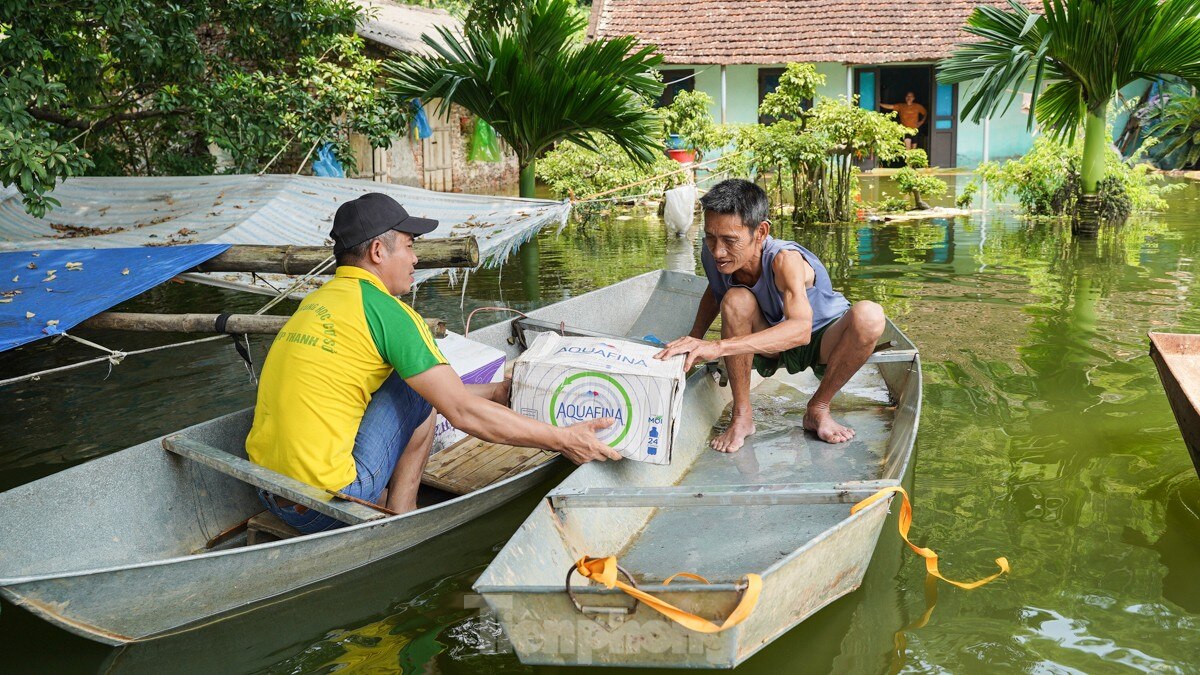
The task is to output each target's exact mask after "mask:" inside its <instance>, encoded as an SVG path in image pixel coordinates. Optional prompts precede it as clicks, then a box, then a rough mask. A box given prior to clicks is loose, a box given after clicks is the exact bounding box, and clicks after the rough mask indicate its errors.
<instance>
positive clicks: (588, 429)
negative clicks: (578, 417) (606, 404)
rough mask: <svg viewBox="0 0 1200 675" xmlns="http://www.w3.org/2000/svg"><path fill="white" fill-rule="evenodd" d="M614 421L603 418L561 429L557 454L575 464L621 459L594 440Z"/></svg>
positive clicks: (610, 449) (617, 453)
mask: <svg viewBox="0 0 1200 675" xmlns="http://www.w3.org/2000/svg"><path fill="white" fill-rule="evenodd" d="M615 421H616V420H614V419H612V418H611V417H604V418H601V419H596V420H588V421H587V422H580V423H579V424H572V425H571V426H569V427H565V428H563V430H562V431H563V436H564V438H563V444H562V447H561V448H560V449H559V453H561V454H562V456H563V457H566V458H567V459H569V460H571V461H572V462H574V463H575V464H586V463H587V462H591V461H601V462H603V461H605V460H609V459H612V460H618V459H621V453H619V452H617V451H616V450H613V449H612V448H610V447H608V446H607V445H605V444H604V443H601V442H600V439H598V438H596V432H597V431H599V430H601V429H607V428H609V427H611V426H612V425H613V422H615Z"/></svg>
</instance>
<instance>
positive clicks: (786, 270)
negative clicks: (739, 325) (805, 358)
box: [718, 251, 812, 356]
mask: <svg viewBox="0 0 1200 675" xmlns="http://www.w3.org/2000/svg"><path fill="white" fill-rule="evenodd" d="M772 269H773V270H774V272H775V285H776V287H777V288H778V289H779V292H780V293H782V294H783V317H784V319H783V321H780V322H779V323H778V324H775V325H774V326H771V327H770V328H768V329H766V330H764V331H760V332H758V333H751V334H749V335H744V336H742V337H736V338H725V339H723V340H721V341H720V342H719V343H718V345H719V347H720V354H721V356H736V355H738V354H778V353H780V352H784V351H787V350H789V349H791V348H793V347H799V346H800V345H806V344H808V341H809V340H810V339H812V306H811V305H809V304H808V292H807V291H806V287H807V283H806V281H807V278H808V270H809V269H811V268H810V267H809V266H808V263H807V262H805V261H804V256H803V255H801V254H800V253H799V252H797V251H781V252H780V253H779V254H778V255H777V256H775V260H774V262H773V264H772Z"/></svg>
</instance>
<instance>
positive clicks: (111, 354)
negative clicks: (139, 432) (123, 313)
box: [0, 333, 227, 387]
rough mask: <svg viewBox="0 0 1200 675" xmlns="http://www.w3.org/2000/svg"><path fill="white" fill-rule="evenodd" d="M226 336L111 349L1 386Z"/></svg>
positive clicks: (0, 384)
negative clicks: (97, 356)
mask: <svg viewBox="0 0 1200 675" xmlns="http://www.w3.org/2000/svg"><path fill="white" fill-rule="evenodd" d="M62 335H67V337H70V338H71V339H73V340H77V339H79V338H76V337H75V336H73V335H68V334H67V333H62ZM226 337H227V336H225V335H210V336H208V337H205V338H200V339H198V340H189V341H187V342H178V343H173V344H169V345H159V346H158V347H147V348H146V349H135V350H133V351H129V352H122V351H115V350H109V354H108V355H107V356H101V357H99V358H95V359H89V360H87V361H80V362H79V363H71V364H68V365H65V366H59V367H57V368H49V369H47V370H42V371H38V372H36V373H30V374H28V375H20V376H17V377H10V378H8V379H7V380H0V387H4V386H7V385H10V384H16V383H17V382H25V381H27V380H40V379H42V376H43V375H50V374H52V373H61V372H65V371H68V370H74V369H75V368H82V367H83V366H90V365H92V364H93V363H102V362H104V361H108V362H109V363H111V362H112V361H111V359H113V358H115V357H117V356H119V357H120V358H121V359H124V358H125V357H127V356H135V355H138V354H148V353H150V352H157V351H162V350H164V349H174V348H176V347H187V346H188V345H195V344H200V343H201V342H212V341H213V340H224V339H225V338H226ZM102 349H103V348H102Z"/></svg>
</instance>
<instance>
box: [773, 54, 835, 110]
mask: <svg viewBox="0 0 1200 675" xmlns="http://www.w3.org/2000/svg"><path fill="white" fill-rule="evenodd" d="M823 84H825V76H824V75H822V74H820V73H818V72H817V67H816V66H814V65H813V64H811V63H789V64H788V65H787V68H786V69H785V70H784V71H783V74H782V75H780V76H779V86H778V87H776V88H775V91H773V92H771V93H769V94H767V95H766V96H764V97H763V102H762V104H761V105H760V106H759V107H758V112H759V114H760V115H766V116H768V117H773V118H775V119H786V118H792V117H796V116H798V115H800V114H801V113H802V112H804V108H805V106H806V105H807V104H808V103H809V102H810V101H812V100H813V98H814V97H815V96H816V94H817V87H819V86H821V85H823Z"/></svg>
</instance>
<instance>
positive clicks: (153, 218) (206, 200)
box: [0, 175, 571, 292]
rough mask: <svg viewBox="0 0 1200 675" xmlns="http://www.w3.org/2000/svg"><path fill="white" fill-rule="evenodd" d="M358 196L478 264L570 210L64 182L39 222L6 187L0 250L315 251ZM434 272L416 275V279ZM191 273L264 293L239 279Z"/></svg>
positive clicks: (280, 189) (200, 183) (191, 182)
mask: <svg viewBox="0 0 1200 675" xmlns="http://www.w3.org/2000/svg"><path fill="white" fill-rule="evenodd" d="M368 192H383V193H386V194H388V195H391V196H392V197H393V198H395V199H396V201H398V202H400V203H401V204H403V205H404V207H405V209H407V210H408V212H409V213H410V214H412V215H414V216H420V217H423V218H433V219H435V220H437V221H438V222H439V225H438V228H437V229H436V230H434V231H433V232H431V233H429V234H427V235H425V237H427V238H445V237H463V236H474V237H475V238H476V239H477V240H478V241H479V251H480V261H481V263H482V265H484V266H495V265H498V264H500V263H501V262H503V261H504V260H505V259H506V258H507V257H508V256H509V255H510V254H511V253H512V252H513V251H515V250H516V248H517V247H519V246H520V245H521V244H522V243H524V242H526V241H528V240H529V239H530V238H532V237H533V236H534V235H536V234H537V233H538V232H539V231H540V230H541V229H542V228H544V227H546V226H548V225H555V226H556V227H561V226H562V225H564V224H565V223H566V219H567V216H568V215H569V213H570V208H571V206H570V204H569V203H568V202H553V201H546V200H538V199H518V198H514V197H492V196H483V195H468V194H449V193H444V192H432V191H429V190H422V189H419V188H413V187H407V186H402V185H391V184H387V183H374V182H370V181H363V180H356V179H349V178H318V177H314V176H290V175H262V176H251V175H227V176H176V177H134V178H125V177H119V178H72V179H70V180H67V181H65V182H63V183H60V184H59V186H58V187H57V188H56V189H55V190H54V192H53V193H52V196H53V197H54V198H55V199H58V200H59V201H60V202H62V206H60V207H58V208H55V209H54V210H53V211H51V212H50V213H48V214H47V215H46V217H45V218H34V217H32V216H30V215H29V214H27V213H25V210H24V209H23V207H22V205H21V196H20V194H19V193H18V192H17V191H16V189H15V188H0V251H19V250H37V249H59V248H113V247H128V246H170V245H178V244H200V243H226V244H271V245H286V244H292V245H300V246H325V245H331V244H332V242H331V240H330V239H329V236H328V235H329V228H330V226H331V225H332V223H333V214H334V212H335V211H336V210H337V207H338V206H339V205H340V204H342V203H343V202H346V201H349V200H351V199H354V198H356V197H358V196H360V195H363V194H366V193H368ZM330 252H331V253H332V249H331V251H330ZM441 272H442V270H418V271H417V275H416V280H417V282H418V283H420V282H422V281H425V280H427V279H429V278H431V277H433V276H436V275H437V274H439V273H441ZM195 276H197V277H199V276H208V277H209V279H207V281H208V282H210V283H216V284H217V285H222V286H230V287H234V288H240V289H243V290H251V291H258V292H272V291H271V290H270V288H269V287H267V286H266V285H264V284H260V283H259V282H258V281H257V280H252V279H251V278H250V276H249V275H221V274H218V275H195ZM197 280H200V281H205V279H197ZM276 281H277V282H278V281H279V280H278V279H277V280H276ZM285 281H286V280H285ZM276 285H278V283H276ZM301 290H303V289H301Z"/></svg>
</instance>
